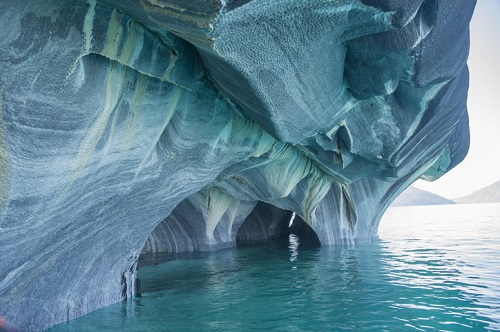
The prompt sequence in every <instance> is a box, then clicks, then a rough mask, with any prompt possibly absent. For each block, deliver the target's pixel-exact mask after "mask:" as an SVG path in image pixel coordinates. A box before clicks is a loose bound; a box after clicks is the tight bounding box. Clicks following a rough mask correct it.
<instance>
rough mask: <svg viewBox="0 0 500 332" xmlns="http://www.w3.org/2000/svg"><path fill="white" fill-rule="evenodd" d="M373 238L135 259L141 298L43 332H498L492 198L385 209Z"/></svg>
mask: <svg viewBox="0 0 500 332" xmlns="http://www.w3.org/2000/svg"><path fill="white" fill-rule="evenodd" d="M379 235H380V239H379V240H377V241H374V242H373V243H372V244H367V245H358V246H355V247H350V248H348V247H335V246H332V247H322V248H307V247H306V246H304V244H300V238H297V237H296V236H293V235H291V236H290V239H289V241H288V243H281V244H279V243H272V244H271V243H268V244H265V245H262V246H257V247H255V246H253V247H240V248H235V249H230V250H223V251H219V252H215V253H196V254H182V255H165V254H162V255H156V256H154V255H150V256H147V257H143V260H142V263H143V264H144V263H148V264H151V263H154V264H155V265H149V266H143V267H141V269H140V270H139V276H140V279H141V283H142V291H143V294H142V297H137V298H134V299H132V300H128V301H127V302H124V303H119V304H116V305H113V306H109V307H106V308H103V309H100V310H97V311H95V312H92V313H90V314H88V315H86V316H84V317H81V318H79V319H76V320H74V321H71V322H69V323H64V324H60V325H58V326H56V327H54V328H52V329H51V330H50V331H53V332H55V331H252V330H256V331H259V330H260V331H265V330H274V331H488V330H492V331H493V330H500V204H481V205H447V206H424V207H398V208H391V209H389V211H388V212H387V213H386V216H385V217H384V219H383V221H382V224H381V227H380V231H379ZM160 262H163V263H160Z"/></svg>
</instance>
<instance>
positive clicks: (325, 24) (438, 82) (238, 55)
mask: <svg viewBox="0 0 500 332" xmlns="http://www.w3.org/2000/svg"><path fill="white" fill-rule="evenodd" d="M473 8H474V1H471V0H460V1H457V0H440V1H431V0H414V1H412V0H406V1H385V0H383V1H382V0H380V1H378V0H358V1H356V0H343V1H333V2H331V1H319V0H312V1H311V0H273V1H266V0H253V1H246V0H244V1H241V0H225V1H222V0H219V1H205V0H195V1H184V0H142V1H133V0H128V1H118V0H102V1H101V0H88V1H76V0H73V1H55V0H44V1H31V2H29V3H25V2H22V1H13V0H7V1H2V3H0V22H2V24H1V25H0V31H1V34H0V157H1V159H0V252H1V256H0V315H2V316H5V317H6V318H7V320H8V321H10V322H11V323H13V324H14V325H15V326H17V327H19V328H20V329H21V330H23V331H39V330H43V329H45V328H47V327H50V326H52V325H54V324H57V323H59V322H63V321H65V320H69V319H73V318H75V317H78V316H80V315H83V314H85V313H87V312H89V311H92V310H95V309H97V308H100V307H102V306H105V305H109V304H111V303H114V302H116V301H119V300H122V299H124V298H127V297H129V296H131V295H133V292H134V291H133V290H134V282H135V264H136V262H137V258H138V256H139V254H140V253H141V251H144V252H155V251H192V250H215V249H219V248H223V247H228V246H234V245H235V244H236V240H237V238H238V239H239V240H242V241H255V240H259V239H267V238H270V237H273V236H280V234H283V233H284V232H285V233H286V231H287V228H286V222H287V220H288V219H289V218H290V215H291V211H294V212H295V213H296V214H297V218H299V220H300V221H301V222H305V223H307V224H308V225H309V226H310V227H311V228H312V229H313V230H314V232H315V233H316V235H317V237H318V239H319V241H320V242H321V243H322V244H324V245H329V244H351V243H357V242H366V241H370V239H371V238H372V237H373V236H375V235H376V233H377V228H378V223H379V220H380V218H381V216H382V214H383V212H384V211H385V209H386V208H387V206H388V205H389V204H390V202H391V201H392V200H393V199H394V198H395V197H396V196H397V195H398V194H399V193H400V192H401V191H402V190H404V188H406V187H407V186H409V185H410V184H411V183H412V182H413V181H415V180H416V179H418V178H419V177H420V178H424V179H427V180H433V179H436V178H438V177H440V176H441V175H442V174H444V173H445V172H446V171H448V170H449V169H451V168H452V167H454V166H455V165H457V164H458V163H459V162H460V161H461V160H462V159H463V158H464V156H465V154H466V153H467V149H468V143H469V133H468V120H467V110H466V99H467V88H468V72H467V66H466V63H465V61H466V58H467V54H468V47H469V39H468V38H469V35H468V22H469V20H470V17H471V15H472V11H473ZM240 229H241V232H239V231H240ZM145 243H146V245H145Z"/></svg>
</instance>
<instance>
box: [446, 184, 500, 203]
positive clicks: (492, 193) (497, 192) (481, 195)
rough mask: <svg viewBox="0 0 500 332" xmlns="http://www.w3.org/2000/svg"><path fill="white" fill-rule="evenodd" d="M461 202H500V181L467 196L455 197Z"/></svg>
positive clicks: (456, 200)
mask: <svg viewBox="0 0 500 332" xmlns="http://www.w3.org/2000/svg"><path fill="white" fill-rule="evenodd" d="M453 200H454V201H455V202H457V203H460V204H468V203H500V181H497V182H495V183H493V184H491V185H489V186H487V187H484V188H482V189H479V190H476V191H474V192H473V193H472V194H469V195H467V196H463V197H458V198H454V199H453Z"/></svg>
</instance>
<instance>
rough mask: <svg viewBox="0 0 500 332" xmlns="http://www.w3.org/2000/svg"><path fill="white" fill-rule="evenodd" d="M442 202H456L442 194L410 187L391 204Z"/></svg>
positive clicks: (431, 203)
mask: <svg viewBox="0 0 500 332" xmlns="http://www.w3.org/2000/svg"><path fill="white" fill-rule="evenodd" d="M440 204H455V202H454V201H452V200H449V199H446V198H444V197H442V196H439V195H436V194H433V193H431V192H429V191H425V190H422V189H418V188H415V187H413V186H410V187H408V188H407V189H406V190H405V191H403V193H402V194H401V195H399V197H398V198H396V200H395V201H394V202H393V203H392V205H391V206H412V205H440Z"/></svg>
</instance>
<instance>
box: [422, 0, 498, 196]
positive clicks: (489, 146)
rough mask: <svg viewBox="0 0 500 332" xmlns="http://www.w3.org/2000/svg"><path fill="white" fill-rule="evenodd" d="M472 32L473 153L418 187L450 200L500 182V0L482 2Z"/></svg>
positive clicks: (471, 113) (478, 4)
mask: <svg viewBox="0 0 500 332" xmlns="http://www.w3.org/2000/svg"><path fill="white" fill-rule="evenodd" d="M470 30H471V48H470V55H469V60H468V64H469V72H470V87H469V97H468V102H467V107H468V111H469V126H470V132H471V144H470V149H469V154H468V155H467V157H466V158H465V160H464V161H463V162H462V163H461V164H459V165H458V166H456V167H455V168H454V169H453V170H451V171H450V172H449V173H447V174H445V175H444V176H443V177H441V178H440V179H438V180H436V181H434V182H425V181H421V180H419V181H417V182H416V183H415V184H414V185H415V186H416V187H418V188H420V189H423V190H427V191H431V192H433V193H436V194H438V195H441V196H444V197H446V198H456V197H460V196H465V195H467V194H469V193H471V192H473V191H475V190H477V189H481V188H483V187H486V186H487V185H489V184H491V183H493V182H496V181H498V180H500V106H499V105H500V101H499V100H500V0H478V1H477V6H476V10H475V12H474V15H473V17H472V21H471V25H470ZM497 98H498V99H497Z"/></svg>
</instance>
